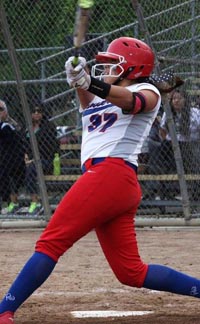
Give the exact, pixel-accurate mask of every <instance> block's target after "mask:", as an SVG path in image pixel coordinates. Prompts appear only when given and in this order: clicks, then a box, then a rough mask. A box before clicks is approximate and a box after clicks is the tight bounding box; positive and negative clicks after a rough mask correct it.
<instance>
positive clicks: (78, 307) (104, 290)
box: [0, 228, 200, 324]
mask: <svg viewBox="0 0 200 324" xmlns="http://www.w3.org/2000/svg"><path fill="white" fill-rule="evenodd" d="M40 232H41V229H37V230H28V229H26V230H1V231H0V242H1V243H0V298H2V297H3V295H4V294H5V293H6V291H7V289H8V288H9V286H10V283H11V282H12V281H13V279H14V278H15V276H16V274H17V273H18V272H19V271H20V269H21V267H22V266H23V264H24V262H25V261H26V260H27V258H28V257H29V256H30V255H31V254H32V252H33V249H34V243H35V241H36V239H37V238H38V236H39V234H40ZM199 232H200V229H199V228H189V229H186V228H184V229H174V228H173V229H172V228H171V229H169V228H168V229H160V228H157V229H138V230H137V236H138V242H139V246H140V254H141V256H142V258H143V259H144V261H145V262H148V263H161V264H165V265H168V266H172V267H175V268H176V269H178V270H181V271H186V272H187V273H188V274H190V275H193V276H197V277H200V235H199ZM97 310H99V311H111V310H116V311H152V313H151V314H149V315H144V316H129V317H109V318H74V317H73V315H72V314H71V312H72V311H97ZM15 318H16V324H19V323H20V324H30V323H31V324H39V323H43V324H105V323H106V324H107V323H114V324H130V323H131V324H134V323H137V324H139V323H143V324H144V323H148V324H160V323H162V324H165V323H168V324H173V323H176V324H179V323H180V324H196V323H200V307H199V299H195V298H192V297H185V296H178V295H173V294H170V293H160V292H155V291H150V290H147V289H136V288H130V287H126V286H123V285H122V284H120V283H119V282H118V281H117V280H116V278H115V277H114V275H113V273H112V272H111V270H110V268H109V267H108V264H107V261H106V260H105V258H104V255H103V253H102V251H101V249H100V247H99V244H98V241H97V239H96V236H95V233H94V232H92V233H90V234H88V235H87V236H86V237H84V238H83V239H81V240H80V241H79V242H78V243H76V244H75V245H74V246H73V247H72V249H71V250H70V251H68V253H66V254H65V255H64V256H63V257H62V258H61V259H60V261H59V263H58V264H57V266H56V268H55V270H54V272H53V273H52V275H51V276H50V277H49V279H48V280H47V281H46V282H45V283H44V284H43V286H42V287H40V288H39V289H38V290H37V291H36V292H35V293H34V294H33V295H32V296H31V297H30V298H29V299H28V300H27V301H26V302H25V303H24V304H23V305H22V306H21V308H20V309H19V310H18V311H17V312H16V316H15Z"/></svg>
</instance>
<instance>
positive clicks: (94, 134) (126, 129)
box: [80, 83, 161, 166]
mask: <svg viewBox="0 0 200 324" xmlns="http://www.w3.org/2000/svg"><path fill="white" fill-rule="evenodd" d="M127 89H129V90H130V91H131V92H139V91H141V90H152V91H153V92H155V93H156V94H157V95H158V101H157V104H156V106H155V108H154V109H153V110H151V111H150V112H145V113H139V114H136V115H132V114H126V115H125V114H123V112H122V109H121V108H119V107H117V106H115V105H114V104H112V103H110V102H108V101H106V100H105V99H101V98H99V97H95V98H94V99H93V100H92V101H91V102H90V104H89V106H88V107H87V108H86V109H84V110H82V109H80V111H81V112H82V125H83V134H82V149H81V165H83V164H84V163H85V162H86V161H87V160H88V159H90V158H96V157H115V158H116V157H118V158H122V159H124V160H126V161H128V162H130V163H132V164H135V165H136V166H137V165H138V161H137V160H138V154H140V153H141V148H142V144H143V142H144V140H145V139H146V138H147V136H148V134H149V131H150V129H151V126H152V123H153V121H154V119H155V117H156V115H157V113H158V110H159V107H160V104H161V96H160V93H159V91H158V89H157V88H156V87H154V86H153V85H151V84H149V83H140V84H134V85H131V86H128V87H127Z"/></svg>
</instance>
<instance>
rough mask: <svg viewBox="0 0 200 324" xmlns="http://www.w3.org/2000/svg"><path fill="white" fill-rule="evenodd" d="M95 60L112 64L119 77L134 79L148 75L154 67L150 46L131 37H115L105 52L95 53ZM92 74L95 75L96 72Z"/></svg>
mask: <svg viewBox="0 0 200 324" xmlns="http://www.w3.org/2000/svg"><path fill="white" fill-rule="evenodd" d="M96 60H97V61H98V62H100V63H101V65H103V64H104V66H105V63H106V64H107V63H109V64H112V65H114V66H115V68H116V71H117V72H118V77H120V79H123V78H126V79H129V80H134V79H137V78H139V77H148V76H150V74H151V72H152V70H153V67H154V54H153V51H152V50H151V48H150V47H149V46H148V45H147V44H146V43H144V42H142V41H140V40H138V39H136V38H131V37H120V38H117V39H115V40H114V41H112V42H111V43H110V45H109V46H108V49H107V52H99V53H98V54H97V55H96ZM96 66H97V64H96ZM94 70H95V68H94ZM112 71H114V68H113V70H112ZM93 73H94V72H93ZM94 75H95V77H96V73H95V74H94ZM109 76H111V75H109ZM113 76H114V75H113ZM115 76H116V74H115Z"/></svg>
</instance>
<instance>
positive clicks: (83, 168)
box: [82, 157, 137, 173]
mask: <svg viewBox="0 0 200 324" xmlns="http://www.w3.org/2000/svg"><path fill="white" fill-rule="evenodd" d="M105 159H106V157H98V158H93V159H89V161H90V165H95V164H98V163H100V162H103V161H105ZM121 160H123V159H121ZM123 161H124V163H125V164H127V165H128V166H130V167H131V168H132V169H133V170H134V171H135V172H136V173H137V166H136V165H135V164H132V163H130V162H128V161H126V160H123ZM87 162H88V161H86V162H85V163H84V164H83V166H82V172H83V173H84V172H86V171H87Z"/></svg>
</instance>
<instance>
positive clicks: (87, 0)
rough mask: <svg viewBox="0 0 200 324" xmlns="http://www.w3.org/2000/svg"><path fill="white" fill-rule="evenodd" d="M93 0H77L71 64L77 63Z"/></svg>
mask: <svg viewBox="0 0 200 324" xmlns="http://www.w3.org/2000/svg"><path fill="white" fill-rule="evenodd" d="M93 4H94V1H93V0H79V1H78V6H77V10H76V18H75V26H74V35H73V42H74V47H75V53H74V59H73V62H72V64H73V66H76V65H78V56H79V52H80V48H81V45H82V44H83V42H84V41H85V36H86V32H87V28H88V23H89V16H90V9H91V7H92V6H93Z"/></svg>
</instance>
